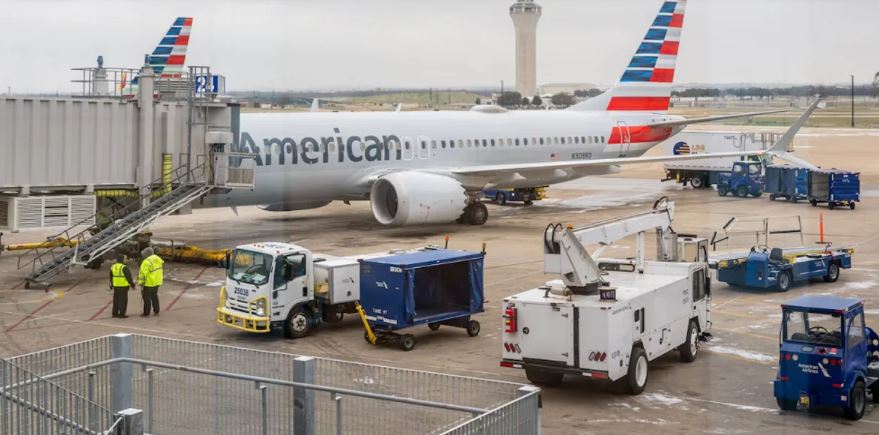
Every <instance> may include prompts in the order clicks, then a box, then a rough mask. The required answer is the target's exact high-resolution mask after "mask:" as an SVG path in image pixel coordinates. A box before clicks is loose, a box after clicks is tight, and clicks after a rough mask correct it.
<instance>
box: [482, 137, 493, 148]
mask: <svg viewBox="0 0 879 435" xmlns="http://www.w3.org/2000/svg"><path fill="white" fill-rule="evenodd" d="M487 144H488V141H487V140H485V139H482V146H486V145H487ZM491 146H494V142H492V143H491Z"/></svg>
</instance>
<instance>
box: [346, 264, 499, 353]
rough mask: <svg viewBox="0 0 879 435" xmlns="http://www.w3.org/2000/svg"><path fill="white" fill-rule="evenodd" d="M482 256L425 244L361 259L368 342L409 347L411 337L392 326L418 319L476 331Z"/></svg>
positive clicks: (416, 322)
mask: <svg viewBox="0 0 879 435" xmlns="http://www.w3.org/2000/svg"><path fill="white" fill-rule="evenodd" d="M484 258H485V253H484V252H466V251H453V250H447V249H429V250H424V251H419V252H410V253H405V254H401V255H392V256H386V257H378V258H370V259H364V260H361V263H360V285H361V289H360V298H361V300H360V304H361V306H362V309H363V314H362V315H363V316H364V319H365V323H366V329H367V331H366V338H367V341H369V342H371V343H375V342H382V341H390V342H395V343H398V344H400V346H401V347H402V348H403V349H404V350H412V348H413V347H415V336H413V335H412V334H403V335H400V334H397V333H395V332H394V331H397V330H400V329H405V328H410V327H412V326H417V325H423V324H427V325H428V326H430V329H432V330H437V329H439V327H440V326H441V325H447V326H455V327H459V328H465V329H466V330H467V334H468V335H470V336H471V337H475V336H476V335H478V334H479V322H477V321H476V320H472V319H471V318H470V316H471V315H472V314H475V313H481V312H483V311H484V307H483V279H482V278H483V277H482V274H483V259H484ZM373 331H374V334H373Z"/></svg>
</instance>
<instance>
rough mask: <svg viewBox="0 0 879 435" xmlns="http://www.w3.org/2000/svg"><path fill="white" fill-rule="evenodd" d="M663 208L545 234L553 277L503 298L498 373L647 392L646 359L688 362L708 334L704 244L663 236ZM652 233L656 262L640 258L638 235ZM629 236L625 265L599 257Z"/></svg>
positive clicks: (667, 226) (667, 211)
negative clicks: (674, 356)
mask: <svg viewBox="0 0 879 435" xmlns="http://www.w3.org/2000/svg"><path fill="white" fill-rule="evenodd" d="M673 212H674V206H673V204H672V203H667V204H657V205H656V206H655V207H654V209H653V210H651V211H649V212H646V213H640V214H636V215H632V216H628V217H624V218H620V219H613V220H610V221H605V222H600V223H598V224H594V225H590V226H587V227H584V228H577V229H574V228H571V227H568V228H564V227H562V226H561V225H554V226H550V227H548V228H547V231H546V233H545V235H544V254H545V259H544V261H545V271H547V272H552V273H559V274H561V277H562V278H561V279H560V280H554V281H550V282H548V283H547V284H546V285H545V286H543V287H539V288H535V289H531V290H528V291H525V292H522V293H519V294H516V295H513V296H510V297H508V298H506V299H504V302H503V306H502V309H503V313H504V327H503V331H502V335H501V341H502V345H503V350H502V360H501V366H502V367H510V368H519V369H524V370H525V373H526V375H527V377H528V379H529V380H530V381H531V382H533V383H535V384H538V385H553V384H557V383H559V382H561V381H562V378H563V376H564V375H566V374H567V375H575V376H587V377H592V378H596V379H609V380H611V381H617V380H623V382H624V383H625V385H626V387H627V390H628V391H629V392H630V393H632V394H639V393H641V392H642V391H643V390H644V388H645V387H646V385H647V377H648V367H649V364H650V361H653V360H655V359H656V358H659V357H660V356H662V355H665V354H666V353H668V352H671V351H678V352H679V353H680V356H681V359H682V360H683V361H685V362H690V361H693V360H694V359H695V358H696V355H697V352H698V349H699V341H700V340H704V339H707V338H709V337H710V335H708V334H707V330H708V329H709V328H710V325H711V323H710V319H709V301H710V294H711V292H710V277H709V274H708V265H707V253H708V251H707V240H706V239H700V238H695V237H690V236H687V237H678V236H677V235H676V234H675V233H674V232H673V231H672V230H671V220H672V216H673ZM654 228H655V229H656V230H657V259H656V260H652V261H647V260H646V259H645V255H644V245H645V243H644V237H645V232H646V231H647V230H652V229H654ZM630 235H634V236H635V237H636V240H637V242H636V243H637V254H636V257H635V258H633V259H598V258H597V257H598V254H600V252H598V253H597V254H596V256H595V257H593V256H591V255H590V254H589V252H588V251H587V250H586V246H587V245H595V244H597V245H599V246H601V248H600V249H599V251H602V250H603V249H604V247H606V246H609V245H610V244H612V243H613V242H614V241H617V240H620V239H622V238H624V237H626V236H630Z"/></svg>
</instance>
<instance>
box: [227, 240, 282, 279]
mask: <svg viewBox="0 0 879 435" xmlns="http://www.w3.org/2000/svg"><path fill="white" fill-rule="evenodd" d="M271 270H272V256H271V255H268V254H262V253H259V252H253V251H248V250H245V249H236V250H235V253H234V254H232V260H231V265H230V267H229V278H231V279H233V280H235V281H238V282H244V283H248V284H253V285H263V284H265V283H267V282H268V281H269V272H271Z"/></svg>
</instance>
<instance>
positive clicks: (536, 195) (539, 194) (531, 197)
mask: <svg viewBox="0 0 879 435" xmlns="http://www.w3.org/2000/svg"><path fill="white" fill-rule="evenodd" d="M482 194H483V195H484V196H485V197H486V198H487V199H490V200H491V201H493V202H495V203H497V204H500V205H505V204H506V203H507V201H516V202H523V203H525V205H531V204H534V201H540V200H541V199H544V198H546V186H543V187H517V188H515V189H485V190H483V191H482Z"/></svg>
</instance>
